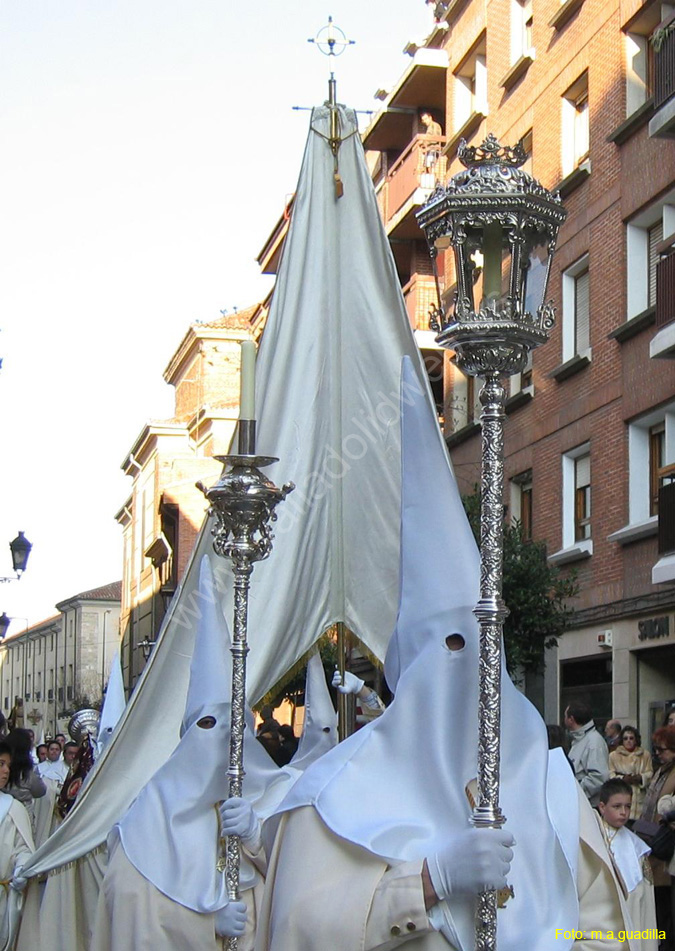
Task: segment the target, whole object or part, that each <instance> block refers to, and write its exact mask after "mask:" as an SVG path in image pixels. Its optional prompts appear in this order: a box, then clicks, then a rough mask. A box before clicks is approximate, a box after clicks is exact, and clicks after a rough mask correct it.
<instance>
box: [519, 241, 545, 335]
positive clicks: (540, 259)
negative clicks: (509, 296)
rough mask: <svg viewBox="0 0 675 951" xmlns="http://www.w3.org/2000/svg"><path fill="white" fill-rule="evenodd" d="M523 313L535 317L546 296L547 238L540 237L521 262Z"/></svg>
mask: <svg viewBox="0 0 675 951" xmlns="http://www.w3.org/2000/svg"><path fill="white" fill-rule="evenodd" d="M523 265H524V267H523V284H524V286H523V290H522V292H521V293H522V298H521V299H522V300H523V312H524V313H526V314H532V315H533V316H535V315H536V313H537V311H538V310H539V308H540V307H541V305H542V304H543V303H544V295H545V294H546V269H547V266H548V238H547V237H540V238H539V239H537V243H535V244H534V246H533V247H531V248H530V250H529V254H528V259H527V260H525V261H523Z"/></svg>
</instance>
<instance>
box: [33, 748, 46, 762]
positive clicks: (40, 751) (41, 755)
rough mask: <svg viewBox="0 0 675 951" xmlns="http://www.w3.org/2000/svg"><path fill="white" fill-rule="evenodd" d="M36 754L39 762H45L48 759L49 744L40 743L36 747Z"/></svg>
mask: <svg viewBox="0 0 675 951" xmlns="http://www.w3.org/2000/svg"><path fill="white" fill-rule="evenodd" d="M35 755H36V756H37V764H36V765H39V764H40V763H44V761H45V760H46V759H47V744H46V743H39V744H38V745H37V746H36V748H35Z"/></svg>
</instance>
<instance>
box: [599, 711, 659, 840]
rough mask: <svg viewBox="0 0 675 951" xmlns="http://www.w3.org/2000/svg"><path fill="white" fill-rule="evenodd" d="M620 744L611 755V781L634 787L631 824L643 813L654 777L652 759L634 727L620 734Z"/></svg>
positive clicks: (626, 728)
mask: <svg viewBox="0 0 675 951" xmlns="http://www.w3.org/2000/svg"><path fill="white" fill-rule="evenodd" d="M619 739H620V744H619V746H617V748H616V749H615V750H612V752H611V753H610V754H609V776H610V779H623V781H624V782H626V783H628V785H629V786H631V787H632V790H633V796H632V800H631V807H630V816H629V817H628V818H629V822H630V823H632V821H633V820H634V819H637V817H638V816H639V815H640V813H641V812H642V804H643V802H644V798H645V793H646V792H647V786H649V783H650V781H651V778H652V775H653V772H654V771H653V769H652V758H651V756H650V754H649V751H648V750H643V749H642V737H641V736H640V733H639V731H638V730H636V728H635V727H634V726H625V727H624V728H623V729H622V730H621V733H620V734H619Z"/></svg>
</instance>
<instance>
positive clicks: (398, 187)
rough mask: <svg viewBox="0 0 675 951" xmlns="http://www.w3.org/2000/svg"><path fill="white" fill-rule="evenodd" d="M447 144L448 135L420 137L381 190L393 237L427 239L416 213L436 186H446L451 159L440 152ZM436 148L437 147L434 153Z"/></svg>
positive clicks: (380, 201)
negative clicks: (418, 222) (449, 160)
mask: <svg viewBox="0 0 675 951" xmlns="http://www.w3.org/2000/svg"><path fill="white" fill-rule="evenodd" d="M446 141H447V139H446V136H444V135H440V136H430V135H416V136H415V138H414V139H413V140H412V142H410V143H409V144H408V146H407V148H406V149H404V151H403V152H402V153H401V155H399V157H398V159H397V160H396V161H395V162H394V164H393V165H392V166H391V168H390V169H389V172H388V174H387V176H386V178H385V179H384V182H383V183H382V184H381V186H380V187H379V188H378V205H379V208H380V213H381V214H382V219H383V221H384V226H385V230H386V232H387V234H388V236H389V237H390V238H400V239H413V238H422V237H423V235H422V232H421V230H420V228H419V226H418V224H417V220H416V218H415V212H416V211H417V209H418V208H419V207H420V206H421V205H423V204H424V202H425V201H426V200H427V198H428V197H429V196H430V195H431V193H432V192H433V190H434V188H435V187H436V185H438V184H441V185H444V184H445V181H446V177H447V164H448V160H447V158H446V157H445V156H444V155H441V154H440V152H441V149H442V148H443V146H444V144H445V142H446ZM432 145H436V146H437V148H436V149H433V150H431V148H430V147H431V146H432ZM434 156H436V157H435V158H434Z"/></svg>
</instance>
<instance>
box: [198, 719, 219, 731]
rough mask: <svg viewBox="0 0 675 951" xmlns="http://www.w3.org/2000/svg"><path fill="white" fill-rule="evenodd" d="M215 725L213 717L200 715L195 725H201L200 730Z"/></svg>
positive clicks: (208, 728) (209, 728)
mask: <svg viewBox="0 0 675 951" xmlns="http://www.w3.org/2000/svg"><path fill="white" fill-rule="evenodd" d="M215 725H216V718H215V717H201V719H199V720H197V726H198V727H201V729H202V730H212V729H213V728H214V726H215Z"/></svg>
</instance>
